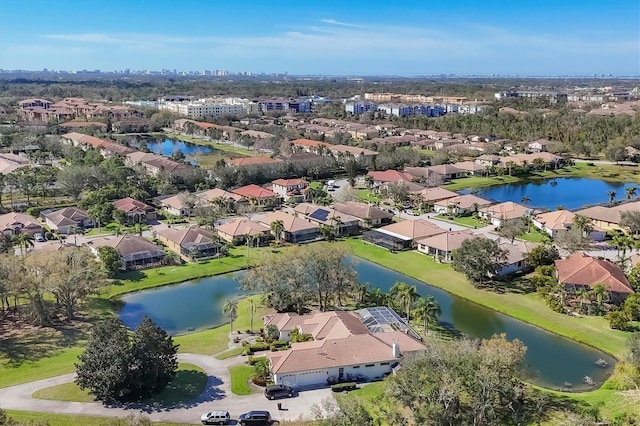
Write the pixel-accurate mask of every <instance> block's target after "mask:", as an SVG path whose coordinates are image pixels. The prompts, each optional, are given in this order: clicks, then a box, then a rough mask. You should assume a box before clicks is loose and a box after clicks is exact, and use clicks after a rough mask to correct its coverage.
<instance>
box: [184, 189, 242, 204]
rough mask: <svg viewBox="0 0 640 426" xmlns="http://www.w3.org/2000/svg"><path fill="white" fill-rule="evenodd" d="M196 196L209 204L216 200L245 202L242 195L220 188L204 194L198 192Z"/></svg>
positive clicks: (203, 192) (209, 190)
mask: <svg viewBox="0 0 640 426" xmlns="http://www.w3.org/2000/svg"><path fill="white" fill-rule="evenodd" d="M195 195H196V196H197V197H198V198H201V199H203V200H205V201H207V202H211V201H213V200H215V199H216V198H223V199H225V200H232V201H235V202H241V201H245V198H244V197H243V196H242V195H238V194H234V193H233V192H229V191H225V190H224V189H220V188H213V189H208V190H206V191H202V192H196V193H195Z"/></svg>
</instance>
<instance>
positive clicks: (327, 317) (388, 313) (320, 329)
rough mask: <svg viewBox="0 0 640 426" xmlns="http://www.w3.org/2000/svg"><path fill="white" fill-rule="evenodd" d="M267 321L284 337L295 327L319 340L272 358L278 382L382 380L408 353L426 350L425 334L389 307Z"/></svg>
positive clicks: (278, 316) (276, 316)
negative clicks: (424, 343) (423, 342)
mask: <svg viewBox="0 0 640 426" xmlns="http://www.w3.org/2000/svg"><path fill="white" fill-rule="evenodd" d="M264 320H265V327H267V326H269V325H275V326H276V327H278V330H279V331H280V334H281V336H282V337H283V338H289V336H290V335H291V331H293V329H298V331H299V332H301V333H305V334H310V335H311V336H312V337H313V341H308V342H297V343H292V345H291V349H288V350H286V351H278V352H271V353H269V354H267V358H268V359H269V369H270V370H271V374H272V376H273V381H274V383H275V384H281V385H288V386H293V387H297V388H302V387H307V386H318V385H327V384H329V383H338V382H341V381H356V380H365V381H370V380H380V379H382V378H383V377H385V376H386V375H388V374H391V373H392V371H393V368H394V367H395V366H397V365H398V363H400V361H401V360H402V357H403V355H404V354H411V353H415V352H419V351H423V350H424V345H423V344H422V342H421V338H420V335H419V334H418V333H416V332H415V330H413V329H412V328H411V327H410V326H409V325H407V323H406V322H405V321H404V320H403V319H402V318H401V317H400V316H399V315H398V314H397V313H396V312H395V311H393V310H392V309H391V308H388V307H386V306H382V307H373V308H366V309H361V310H359V311H354V312H342V311H338V312H322V313H318V314H314V315H304V316H296V315H293V314H288V313H284V314H273V315H271V316H267V317H265V318H264Z"/></svg>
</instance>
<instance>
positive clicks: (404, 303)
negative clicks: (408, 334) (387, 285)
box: [389, 281, 418, 323]
mask: <svg viewBox="0 0 640 426" xmlns="http://www.w3.org/2000/svg"><path fill="white" fill-rule="evenodd" d="M389 295H390V296H391V298H392V299H393V300H394V301H395V302H397V303H398V304H399V305H400V307H402V308H404V309H405V313H406V314H407V323H408V322H409V318H410V314H411V305H413V302H414V301H415V300H416V299H417V298H418V290H417V289H416V286H410V285H409V284H407V283H405V282H402V281H396V283H395V284H394V285H393V286H392V287H391V289H390V290H389Z"/></svg>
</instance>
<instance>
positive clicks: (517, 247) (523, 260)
mask: <svg viewBox="0 0 640 426" xmlns="http://www.w3.org/2000/svg"><path fill="white" fill-rule="evenodd" d="M497 242H498V246H499V247H500V248H501V249H503V250H505V251H506V252H507V259H506V260H505V261H504V265H502V267H501V268H500V270H499V271H498V275H500V276H505V275H509V274H513V273H516V272H522V271H528V270H530V269H531V267H530V266H529V265H528V264H527V257H528V255H529V253H530V252H531V250H533V249H534V248H535V247H536V246H538V244H535V243H532V242H530V241H520V240H514V241H513V242H511V241H509V240H506V239H502V238H499V239H498V240H497Z"/></svg>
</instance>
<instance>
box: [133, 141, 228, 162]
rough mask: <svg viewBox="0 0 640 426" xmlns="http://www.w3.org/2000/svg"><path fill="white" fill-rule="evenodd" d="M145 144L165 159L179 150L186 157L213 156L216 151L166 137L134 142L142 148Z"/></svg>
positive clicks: (208, 147)
mask: <svg viewBox="0 0 640 426" xmlns="http://www.w3.org/2000/svg"><path fill="white" fill-rule="evenodd" d="M143 143H144V144H146V146H147V148H149V151H151V152H153V153H154V154H158V155H162V156H165V157H170V156H171V154H173V152H174V151H175V150H177V149H179V150H180V151H182V153H183V154H184V155H185V156H186V157H188V156H189V155H204V154H211V153H212V152H214V151H215V149H214V148H212V147H210V146H203V145H196V144H193V143H190V142H185V141H181V140H178V139H172V138H166V137H161V138H154V137H143V138H141V139H140V140H139V141H138V142H137V143H136V142H133V143H132V145H134V146H136V147H140V146H141V145H142V144H143ZM191 163H192V164H194V165H195V164H197V163H196V162H195V161H191Z"/></svg>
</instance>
